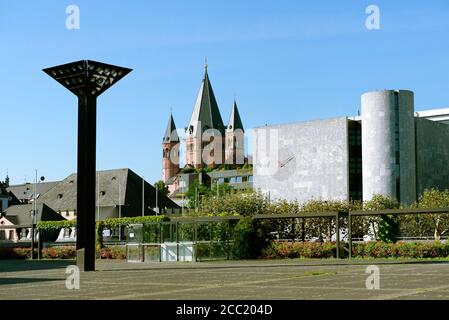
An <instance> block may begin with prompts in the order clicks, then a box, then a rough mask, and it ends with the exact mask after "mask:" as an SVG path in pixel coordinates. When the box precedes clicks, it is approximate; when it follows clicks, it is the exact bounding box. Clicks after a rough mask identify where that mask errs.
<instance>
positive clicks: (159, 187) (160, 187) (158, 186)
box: [154, 180, 168, 196]
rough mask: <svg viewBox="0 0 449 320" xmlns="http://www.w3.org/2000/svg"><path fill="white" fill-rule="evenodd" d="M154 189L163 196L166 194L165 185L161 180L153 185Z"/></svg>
mask: <svg viewBox="0 0 449 320" xmlns="http://www.w3.org/2000/svg"><path fill="white" fill-rule="evenodd" d="M154 187H155V188H156V189H157V190H158V191H159V192H160V193H161V194H162V195H164V196H166V195H167V194H168V188H167V186H166V185H165V182H164V181H162V180H159V181H157V182H155V183H154Z"/></svg>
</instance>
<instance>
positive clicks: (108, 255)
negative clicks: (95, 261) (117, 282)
mask: <svg viewBox="0 0 449 320" xmlns="http://www.w3.org/2000/svg"><path fill="white" fill-rule="evenodd" d="M100 258H101V259H126V249H125V247H119V246H115V247H108V248H102V249H101V250H100Z"/></svg>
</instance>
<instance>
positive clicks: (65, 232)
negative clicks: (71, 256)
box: [64, 228, 70, 238]
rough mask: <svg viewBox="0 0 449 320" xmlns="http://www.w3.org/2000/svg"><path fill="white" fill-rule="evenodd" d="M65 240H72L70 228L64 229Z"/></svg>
mask: <svg viewBox="0 0 449 320" xmlns="http://www.w3.org/2000/svg"><path fill="white" fill-rule="evenodd" d="M64 238H70V229H69V228H65V229H64Z"/></svg>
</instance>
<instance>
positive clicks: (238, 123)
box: [226, 98, 245, 132]
mask: <svg viewBox="0 0 449 320" xmlns="http://www.w3.org/2000/svg"><path fill="white" fill-rule="evenodd" d="M237 129H240V130H242V131H243V132H245V130H244V129H243V123H242V119H241V118H240V113H239V109H238V108H237V102H236V101H235V98H234V104H233V106H232V110H231V116H230V117H229V122H228V126H227V128H226V132H233V131H235V130H237Z"/></svg>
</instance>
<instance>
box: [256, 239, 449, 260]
mask: <svg viewBox="0 0 449 320" xmlns="http://www.w3.org/2000/svg"><path fill="white" fill-rule="evenodd" d="M335 250H336V246H335V242H324V243H315V242H293V243H292V242H277V241H273V242H271V243H270V245H269V246H268V247H267V248H265V249H264V250H263V251H262V258H265V259H278V258H281V259H282V258H331V257H335ZM352 256H353V257H357V258H445V257H449V242H447V243H446V244H443V243H441V242H431V241H429V242H397V243H385V242H368V243H357V244H354V245H353V247H352Z"/></svg>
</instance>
